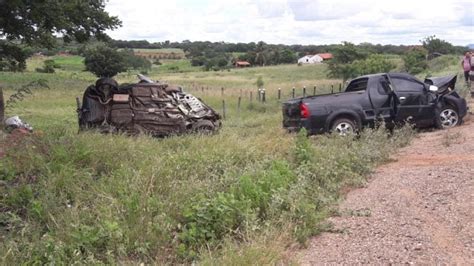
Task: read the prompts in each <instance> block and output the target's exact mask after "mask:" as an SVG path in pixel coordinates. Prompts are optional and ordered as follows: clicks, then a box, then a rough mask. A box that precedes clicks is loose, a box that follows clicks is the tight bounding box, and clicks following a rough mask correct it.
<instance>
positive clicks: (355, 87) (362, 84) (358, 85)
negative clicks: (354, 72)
mask: <svg viewBox="0 0 474 266" xmlns="http://www.w3.org/2000/svg"><path fill="white" fill-rule="evenodd" d="M368 80H369V78H361V79H356V80H353V81H351V83H349V85H348V86H347V88H346V92H350V91H365V90H366V89H367V82H368Z"/></svg>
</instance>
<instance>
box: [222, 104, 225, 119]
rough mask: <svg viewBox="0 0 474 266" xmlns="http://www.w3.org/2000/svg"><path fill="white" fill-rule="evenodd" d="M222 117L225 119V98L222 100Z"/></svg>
mask: <svg viewBox="0 0 474 266" xmlns="http://www.w3.org/2000/svg"><path fill="white" fill-rule="evenodd" d="M222 118H223V119H225V100H222Z"/></svg>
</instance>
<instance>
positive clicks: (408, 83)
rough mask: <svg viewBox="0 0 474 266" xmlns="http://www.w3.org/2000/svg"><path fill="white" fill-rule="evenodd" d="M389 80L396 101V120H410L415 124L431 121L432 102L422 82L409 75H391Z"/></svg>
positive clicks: (432, 112) (432, 113)
mask: <svg viewBox="0 0 474 266" xmlns="http://www.w3.org/2000/svg"><path fill="white" fill-rule="evenodd" d="M390 82H391V84H392V87H393V88H394V92H395V95H396V97H397V99H396V100H397V102H398V106H397V107H398V108H397V109H398V110H397V114H396V117H395V120H396V121H399V122H402V121H412V122H414V123H416V124H424V123H429V122H431V120H432V119H433V117H434V104H432V101H431V100H430V96H432V95H431V93H430V92H428V90H427V89H426V85H425V84H424V83H423V82H421V81H419V80H416V79H415V78H411V77H409V76H393V77H390Z"/></svg>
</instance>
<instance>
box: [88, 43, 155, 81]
mask: <svg viewBox="0 0 474 266" xmlns="http://www.w3.org/2000/svg"><path fill="white" fill-rule="evenodd" d="M82 55H83V56H84V64H85V66H86V70H87V71H90V72H92V73H93V74H94V75H96V76H97V77H100V78H102V77H107V78H111V77H113V76H115V75H117V74H118V73H121V72H124V71H127V70H129V69H135V70H140V71H141V72H146V71H148V70H149V69H150V68H151V62H150V61H148V60H147V59H146V58H143V57H139V56H136V55H135V54H134V53H133V50H131V49H123V50H120V51H119V50H117V49H116V48H112V47H109V46H107V45H106V44H103V43H100V44H96V45H94V46H92V47H89V48H86V49H84V51H83V53H82Z"/></svg>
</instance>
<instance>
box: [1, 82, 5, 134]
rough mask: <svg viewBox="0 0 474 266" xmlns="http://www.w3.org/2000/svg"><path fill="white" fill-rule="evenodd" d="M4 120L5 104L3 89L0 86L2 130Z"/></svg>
mask: <svg viewBox="0 0 474 266" xmlns="http://www.w3.org/2000/svg"><path fill="white" fill-rule="evenodd" d="M4 120H5V102H4V100H3V88H2V86H0V128H3V121H4Z"/></svg>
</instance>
